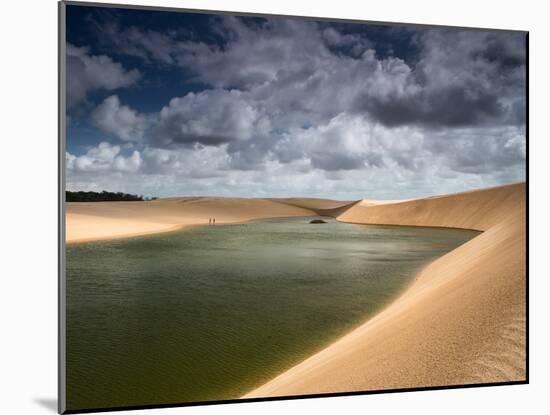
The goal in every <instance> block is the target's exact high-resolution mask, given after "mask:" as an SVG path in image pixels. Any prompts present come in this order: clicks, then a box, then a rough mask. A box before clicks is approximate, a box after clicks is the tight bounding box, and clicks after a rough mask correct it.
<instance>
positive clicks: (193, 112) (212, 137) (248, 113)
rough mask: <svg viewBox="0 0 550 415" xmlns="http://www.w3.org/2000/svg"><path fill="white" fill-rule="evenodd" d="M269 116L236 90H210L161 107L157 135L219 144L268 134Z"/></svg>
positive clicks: (168, 141)
mask: <svg viewBox="0 0 550 415" xmlns="http://www.w3.org/2000/svg"><path fill="white" fill-rule="evenodd" d="M269 130H270V124H269V119H268V118H267V117H266V116H265V115H264V114H262V111H261V110H260V109H258V108H256V107H255V106H254V105H252V104H251V103H250V102H248V101H247V100H246V98H245V97H244V96H243V94H242V93H241V92H240V91H237V90H231V91H226V90H208V91H204V92H201V93H198V94H195V93H192V92H191V93H189V94H187V95H186V96H184V97H181V98H173V99H172V100H171V101H170V103H169V104H168V106H166V107H164V108H163V109H162V110H161V111H160V115H159V122H158V125H157V129H156V133H155V137H156V142H157V143H158V144H159V145H160V146H163V147H166V146H170V145H173V144H178V143H179V144H194V143H201V144H204V145H218V144H222V143H227V142H231V141H239V140H250V139H252V138H254V136H259V135H263V134H267V133H268V132H269Z"/></svg>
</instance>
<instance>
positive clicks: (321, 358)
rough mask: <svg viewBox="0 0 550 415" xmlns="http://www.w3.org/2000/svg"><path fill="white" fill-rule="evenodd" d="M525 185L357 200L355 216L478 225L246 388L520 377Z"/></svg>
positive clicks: (338, 388) (282, 390)
mask: <svg viewBox="0 0 550 415" xmlns="http://www.w3.org/2000/svg"><path fill="white" fill-rule="evenodd" d="M525 214H526V211H525V184H523V183H521V184H514V185H509V186H503V187H498V188H492V189H486V190H480V191H472V192H467V193H461V194H455V195H449V196H441V197H433V198H427V199H417V200H411V201H403V202H398V203H385V204H382V205H378V204H376V203H373V202H372V201H371V202H368V203H358V204H356V205H354V206H352V207H350V208H349V209H348V210H347V211H345V212H344V213H342V214H341V215H340V216H338V218H337V219H338V220H340V221H345V222H354V223H375V224H393V225H417V226H443V227H456V228H468V229H478V230H482V231H484V232H483V233H481V234H480V235H479V236H477V237H475V238H474V239H472V240H470V241H469V242H467V243H466V244H464V245H462V246H460V247H458V248H457V249H455V250H454V251H452V252H450V253H448V254H447V255H445V256H443V257H441V258H439V259H437V260H436V261H434V262H433V263H431V264H430V265H428V266H427V267H426V268H425V269H423V270H422V271H421V272H420V273H419V274H418V275H417V276H416V278H415V280H414V281H413V282H412V283H411V285H410V286H409V287H408V288H407V289H406V290H405V291H404V293H403V294H402V295H401V296H399V297H398V298H397V299H396V300H395V301H394V302H393V303H391V304H390V305H389V306H388V307H387V308H385V309H384V310H382V311H381V312H380V313H379V314H377V315H376V316H374V317H373V318H371V319H370V320H368V321H366V322H365V323H364V324H363V325H361V326H360V327H357V328H356V329H355V330H353V331H352V332H351V333H348V334H347V335H345V336H343V337H342V338H340V339H339V340H337V341H336V342H334V343H332V344H331V345H328V346H327V347H326V348H325V349H323V350H322V351H320V352H319V353H317V354H315V355H313V356H311V357H310V358H308V359H306V360H305V361H303V362H301V363H299V364H298V365H296V366H294V367H293V368H290V369H289V370H288V371H286V372H284V373H282V374H281V375H279V376H278V377H276V378H274V379H273V380H271V381H269V382H268V383H266V384H264V385H261V386H259V387H258V388H257V389H255V390H253V391H251V392H250V393H248V394H247V395H246V396H245V397H262V396H263V397H265V396H282V395H301V394H312V393H329V392H345V391H365V390H380V389H388V388H389V389H391V388H407V387H419V386H441V385H456V384H472V383H486V382H501V381H523V380H525V378H526V366H525V342H526V333H525V330H526V320H525V319H526V313H525V311H526V302H525V295H526V292H525V289H526V280H525V278H526V272H525V264H526V250H525V242H526V240H525V238H526V228H525V226H526V224H525Z"/></svg>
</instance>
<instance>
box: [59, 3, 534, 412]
mask: <svg viewBox="0 0 550 415" xmlns="http://www.w3.org/2000/svg"><path fill="white" fill-rule="evenodd" d="M59 11H60V74H59V75H60V114H59V115H60V280H59V287H60V321H59V327H60V333H59V338H60V344H59V365H60V367H59V370H60V371H59V410H60V412H66V413H71V412H72V413H75V412H87V411H98V410H112V409H138V408H157V407H167V406H182V405H191V404H199V403H200V404H212V403H222V402H223V403H226V402H245V401H254V400H267V399H289V398H307V397H312V396H315V397H319V396H337V395H348V394H357V393H361V394H365V393H374V392H376V393H380V392H384V391H411V390H423V389H436V388H449V387H464V386H475V385H499V384H520V383H527V382H528V371H527V364H526V362H527V349H526V344H527V323H528V322H527V319H526V317H527V274H526V263H527V238H526V221H527V210H526V193H527V183H526V179H527V169H526V166H527V131H528V128H527V55H528V54H527V52H528V49H527V40H528V34H527V32H521V31H506V30H493V29H473V28H459V27H443V26H427V25H413V24H397V23H377V22H364V21H349V20H337V19H330V18H311V17H307V18H306V17H293V16H271V15H253V14H245V13H230V12H221V11H220V12H217V11H216V12H214V11H197V10H182V9H168V8H153V7H142V6H135V7H134V6H120V5H108V4H107V5H99V4H86V3H78V2H61V3H59Z"/></svg>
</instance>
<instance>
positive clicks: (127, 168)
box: [66, 142, 142, 173]
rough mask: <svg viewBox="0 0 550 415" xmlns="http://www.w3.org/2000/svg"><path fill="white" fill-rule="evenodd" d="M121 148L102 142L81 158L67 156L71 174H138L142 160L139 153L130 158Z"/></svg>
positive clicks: (68, 154) (135, 152)
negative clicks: (124, 154)
mask: <svg viewBox="0 0 550 415" xmlns="http://www.w3.org/2000/svg"><path fill="white" fill-rule="evenodd" d="M120 149H121V148H120V146H113V145H111V144H109V143H108V142H101V143H99V145H98V146H97V147H93V148H91V149H89V150H88V151H87V152H86V153H85V154H83V155H81V156H74V155H72V154H70V153H67V155H66V165H67V170H68V171H69V172H73V171H74V172H92V173H96V172H110V171H113V172H136V171H137V170H138V169H139V167H140V166H141V163H142V160H141V156H140V154H139V152H138V151H134V152H133V153H132V155H130V156H129V157H124V156H123V155H121V154H120Z"/></svg>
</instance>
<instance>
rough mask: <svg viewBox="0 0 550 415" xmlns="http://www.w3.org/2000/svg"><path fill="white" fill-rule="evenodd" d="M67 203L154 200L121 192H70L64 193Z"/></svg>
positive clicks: (154, 198)
mask: <svg viewBox="0 0 550 415" xmlns="http://www.w3.org/2000/svg"><path fill="white" fill-rule="evenodd" d="M65 194H66V196H65V197H66V199H65V200H66V201H67V202H142V201H144V200H156V199H157V198H156V197H153V198H144V197H143V196H142V195H139V196H138V195H132V194H129V193H122V192H107V191H105V190H103V191H102V192H71V191H66V192H65Z"/></svg>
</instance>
